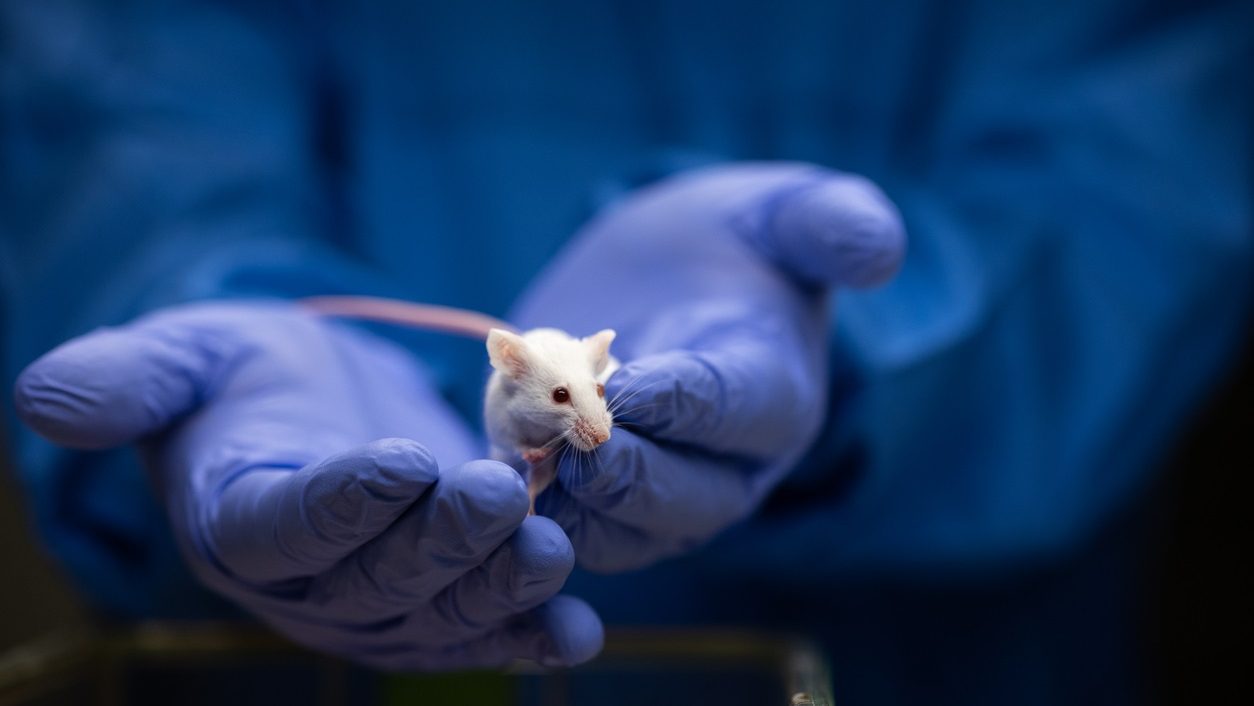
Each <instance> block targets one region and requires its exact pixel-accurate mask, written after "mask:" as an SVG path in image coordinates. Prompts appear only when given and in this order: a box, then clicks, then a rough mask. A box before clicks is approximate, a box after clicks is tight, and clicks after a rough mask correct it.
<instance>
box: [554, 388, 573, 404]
mask: <svg viewBox="0 0 1254 706" xmlns="http://www.w3.org/2000/svg"><path fill="white" fill-rule="evenodd" d="M553 401H554V402H556V403H558V404H564V403H566V402H570V391H569V390H567V389H566V388H564V387H557V388H554V389H553Z"/></svg>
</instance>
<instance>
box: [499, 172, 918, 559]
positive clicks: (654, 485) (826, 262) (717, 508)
mask: <svg viewBox="0 0 1254 706" xmlns="http://www.w3.org/2000/svg"><path fill="white" fill-rule="evenodd" d="M904 246H905V235H904V231H903V228H902V225H901V220H900V217H899V216H898V214H897V211H896V209H895V208H894V207H893V206H892V204H891V203H889V201H888V200H887V198H885V196H884V195H883V194H882V193H881V192H880V191H879V190H878V189H876V188H875V187H874V186H873V185H871V184H870V183H869V182H867V181H866V180H865V179H861V178H858V177H853V176H848V175H844V174H836V173H833V172H829V171H825V170H822V169H819V168H817V167H814V166H810V165H802V164H745V165H734V166H724V167H717V168H711V169H704V170H698V171H694V172H689V173H686V174H683V175H680V176H678V177H675V178H672V179H669V180H666V181H664V182H662V183H660V184H657V185H655V186H652V187H649V188H646V189H643V190H641V191H640V192H638V193H636V194H635V195H633V196H631V197H630V198H628V199H626V200H625V201H624V202H621V203H619V204H616V205H615V206H613V207H611V208H610V209H609V210H608V211H607V212H606V213H604V214H602V215H601V216H600V217H598V218H597V219H595V220H594V221H593V222H592V223H590V224H589V225H588V226H587V227H586V228H585V229H584V231H583V232H582V233H581V234H580V235H579V236H578V237H577V239H576V240H575V241H574V242H573V243H572V244H571V245H569V246H568V247H567V249H566V250H565V251H564V252H563V253H562V254H561V256H560V257H559V258H558V259H557V261H556V262H555V263H554V264H553V266H552V267H550V268H549V269H548V270H547V271H545V272H544V273H543V274H542V275H541V276H540V277H539V278H538V279H537V280H536V281H535V282H534V283H533V285H532V286H531V288H530V290H529V291H528V292H527V293H526V295H525V296H524V297H523V299H522V300H521V302H520V303H519V305H518V306H517V307H516V311H515V314H514V316H513V317H512V318H513V320H514V321H515V322H516V323H518V324H519V325H520V326H522V327H524V328H530V327H535V326H556V327H558V328H562V329H565V330H567V331H569V332H570V333H572V334H574V335H586V334H589V333H592V332H594V331H597V330H599V329H602V328H607V327H608V328H614V329H616V330H617V332H618V338H617V339H615V341H614V351H615V353H616V355H617V356H618V357H619V358H621V359H623V360H624V361H626V365H625V366H624V367H623V368H622V369H621V370H619V371H618V372H617V373H615V374H614V376H613V377H612V378H611V379H610V380H609V383H608V385H607V386H606V395H607V399H610V400H611V407H612V409H614V410H615V412H616V417H617V421H618V426H619V427H620V428H617V429H615V430H614V432H613V436H612V438H611V439H610V440H609V441H608V442H606V443H605V444H604V445H602V446H601V447H600V448H599V449H597V451H596V452H595V454H594V455H590V456H581V455H579V454H570V453H567V454H564V455H563V457H562V461H561V464H560V466H559V472H558V483H557V484H556V485H555V486H554V487H553V489H552V490H550V491H549V492H548V493H546V494H545V495H544V496H541V501H540V504H539V509H540V511H541V512H542V513H544V514H547V515H549V516H551V517H553V518H554V519H555V520H557V522H558V524H560V525H561V526H562V527H563V528H564V529H565V530H566V532H567V534H568V535H569V536H570V538H571V541H572V542H573V543H574V546H575V550H576V556H577V557H578V559H579V562H580V564H581V565H583V566H585V567H587V568H589V569H592V570H595V571H621V570H627V569H632V568H636V567H640V566H644V565H647V564H650V563H652V562H654V561H657V560H658V559H660V558H663V557H667V556H670V555H674V554H677V553H680V552H683V551H685V550H688V549H690V548H692V547H693V546H695V545H697V544H699V543H701V542H704V541H705V540H707V539H709V538H710V537H712V536H713V535H714V534H715V533H717V532H718V531H719V530H721V529H723V528H725V527H727V526H728V525H730V524H732V523H734V522H736V521H738V520H740V519H742V518H744V517H746V516H747V515H748V514H750V513H751V512H753V510H754V508H755V507H756V506H757V505H758V503H759V502H761V500H762V499H763V498H764V497H765V495H766V494H767V492H768V491H769V490H770V489H771V488H772V487H773V486H774V485H775V484H776V483H777V482H778V481H779V480H780V479H781V478H782V477H783V476H784V474H785V473H786V472H787V470H788V469H789V468H790V467H791V465H792V464H794V463H795V462H796V461H797V460H798V459H799V457H800V456H801V454H802V453H803V452H804V451H805V450H806V448H807V446H808V445H809V444H810V443H811V442H812V441H813V440H814V438H815V435H816V434H817V432H818V430H819V428H820V425H821V424H822V422H823V415H824V410H825V403H826V393H827V387H828V379H827V340H828V335H829V331H828V314H827V306H826V303H827V299H828V297H827V287H829V286H835V285H848V286H856V287H863V286H870V285H875V284H879V283H881V282H884V281H885V280H887V279H888V278H889V277H891V276H892V275H893V274H894V273H895V272H896V270H897V268H898V265H899V264H900V261H901V258H902V253H903V250H904Z"/></svg>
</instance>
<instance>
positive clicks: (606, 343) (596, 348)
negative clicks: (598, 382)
mask: <svg viewBox="0 0 1254 706" xmlns="http://www.w3.org/2000/svg"><path fill="white" fill-rule="evenodd" d="M616 335H617V334H616V333H614V329H612V328H607V329H602V330H600V331H597V332H596V333H594V334H592V335H591V336H587V337H586V338H584V339H583V344H584V345H585V346H587V347H588V355H589V356H590V357H591V358H592V370H593V372H594V373H595V374H596V375H600V374H601V372H602V371H603V370H605V366H606V365H609V363H610V344H611V343H613V342H614V336H616Z"/></svg>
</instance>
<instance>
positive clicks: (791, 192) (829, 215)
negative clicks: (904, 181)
mask: <svg viewBox="0 0 1254 706" xmlns="http://www.w3.org/2000/svg"><path fill="white" fill-rule="evenodd" d="M731 178H732V179H737V178H750V179H753V180H755V181H756V180H760V181H761V183H763V184H769V185H770V186H769V188H768V189H767V190H766V191H765V192H763V193H761V194H757V195H756V198H751V199H750V205H749V206H748V207H747V209H745V210H743V211H740V212H739V213H738V214H737V216H736V217H735V218H734V219H733V224H734V225H735V227H736V228H737V230H738V231H739V232H740V233H741V235H742V236H743V237H745V238H746V239H747V240H748V241H749V242H750V244H752V245H753V246H754V247H755V248H756V249H757V250H758V251H759V252H761V253H763V254H764V255H765V256H766V257H767V259H769V260H770V261H771V262H773V263H775V264H776V265H777V266H779V267H780V268H782V269H783V270H784V271H785V272H787V273H788V274H790V275H791V276H792V277H793V278H794V279H796V280H799V281H802V282H806V283H810V284H816V285H835V286H852V287H867V286H873V285H876V284H880V283H882V282H884V281H886V280H888V279H889V278H890V277H892V276H893V274H894V273H896V271H897V269H898V267H899V266H900V264H901V260H902V257H903V255H904V253H905V245H906V236H905V227H904V226H903V225H902V222H901V216H900V214H899V213H898V212H897V209H896V208H895V207H894V206H893V204H892V202H891V201H889V199H888V197H887V196H885V195H884V193H883V192H882V191H880V189H879V188H878V187H876V186H875V185H874V184H872V183H871V182H870V181H868V180H867V179H864V178H862V177H858V176H854V175H850V174H841V173H837V172H831V171H828V170H824V169H808V170H804V171H799V170H797V168H796V167H791V168H790V167H775V168H773V169H765V170H764V169H761V168H759V170H757V171H754V170H752V169H750V170H745V171H741V170H731ZM776 180H779V181H776ZM746 188H748V189H749V191H750V192H752V191H753V188H752V186H749V187H746Z"/></svg>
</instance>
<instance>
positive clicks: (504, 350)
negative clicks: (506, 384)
mask: <svg viewBox="0 0 1254 706" xmlns="http://www.w3.org/2000/svg"><path fill="white" fill-rule="evenodd" d="M488 360H490V361H491V362H492V367H493V368H496V369H497V370H499V371H501V372H502V373H505V374H506V375H508V376H510V377H511V378H519V377H522V376H523V375H524V374H526V372H527V371H528V370H529V369H530V368H531V358H530V350H529V349H528V348H527V342H526V341H524V340H523V337H522V336H519V335H518V334H516V333H510V332H509V331H506V330H505V329H499V328H494V329H492V330H490V331H488Z"/></svg>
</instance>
